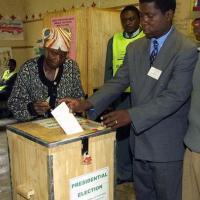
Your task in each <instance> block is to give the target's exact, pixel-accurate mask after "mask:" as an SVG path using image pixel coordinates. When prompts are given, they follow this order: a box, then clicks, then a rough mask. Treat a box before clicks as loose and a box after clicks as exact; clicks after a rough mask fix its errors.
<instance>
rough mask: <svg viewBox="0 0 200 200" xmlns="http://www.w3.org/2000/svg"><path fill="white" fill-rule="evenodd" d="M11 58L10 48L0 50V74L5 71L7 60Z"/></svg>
mask: <svg viewBox="0 0 200 200" xmlns="http://www.w3.org/2000/svg"><path fill="white" fill-rule="evenodd" d="M10 58H12V50H11V48H10V47H1V48H0V74H2V72H3V71H4V70H5V69H7V64H8V60H9V59H10Z"/></svg>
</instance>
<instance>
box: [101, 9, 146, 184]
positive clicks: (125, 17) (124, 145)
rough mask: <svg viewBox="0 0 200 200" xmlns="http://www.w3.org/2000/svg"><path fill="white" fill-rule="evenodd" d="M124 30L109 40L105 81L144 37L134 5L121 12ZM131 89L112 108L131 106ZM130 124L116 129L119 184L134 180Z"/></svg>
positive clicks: (117, 179)
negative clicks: (131, 46)
mask: <svg viewBox="0 0 200 200" xmlns="http://www.w3.org/2000/svg"><path fill="white" fill-rule="evenodd" d="M120 19H121V24H122V27H123V29H124V31H123V32H119V33H115V34H114V36H113V37H112V38H110V40H109V41H108V45H107V54H106V65H105V75H104V81H105V82H106V81H108V80H110V79H112V78H113V76H114V75H115V74H116V72H117V70H118V69H119V67H120V66H121V65H122V63H123V60H124V56H125V53H126V47H127V46H128V44H130V43H131V42H134V41H135V40H137V39H140V38H142V37H144V33H143V31H142V29H141V28H140V12H139V10H138V9H137V8H136V7H135V6H133V5H129V6H126V7H125V8H124V9H123V10H122V11H121V13H120ZM130 92H131V90H130V87H129V88H127V89H126V90H125V91H124V92H123V93H122V94H121V95H120V97H119V98H117V99H116V100H115V101H114V102H113V103H112V106H111V107H112V109H114V110H121V109H128V108H130V107H131V94H130ZM129 135H130V124H128V125H126V126H123V127H120V128H118V129H117V130H116V171H117V174H116V181H117V184H120V183H123V182H127V181H132V180H133V175H132V155H131V150H130V145H129Z"/></svg>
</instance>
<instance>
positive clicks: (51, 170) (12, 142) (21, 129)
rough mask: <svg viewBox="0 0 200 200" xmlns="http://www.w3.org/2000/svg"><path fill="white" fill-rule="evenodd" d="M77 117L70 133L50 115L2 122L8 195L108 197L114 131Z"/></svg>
mask: <svg viewBox="0 0 200 200" xmlns="http://www.w3.org/2000/svg"><path fill="white" fill-rule="evenodd" d="M78 120H79V123H80V124H81V126H82V128H83V129H84V131H83V132H81V133H78V134H73V135H67V134H65V133H64V131H63V130H62V129H61V128H60V127H59V126H58V124H57V123H56V122H55V120H54V119H53V118H50V119H43V120H36V121H31V122H26V123H18V124H14V125H10V126H8V128H7V136H8V144H9V153H10V164H11V179H12V189H13V199H17V200H19V199H20V200H22V199H34V200H89V199H90V200H113V187H114V146H115V144H114V143H115V132H112V131H111V130H110V129H106V128H104V127H102V126H101V125H100V124H99V123H96V122H93V121H90V120H86V119H83V118H78Z"/></svg>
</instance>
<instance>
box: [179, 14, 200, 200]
mask: <svg viewBox="0 0 200 200" xmlns="http://www.w3.org/2000/svg"><path fill="white" fill-rule="evenodd" d="M192 26H193V31H194V34H195V37H196V39H197V40H198V41H200V18H197V19H195V20H194V21H193V22H192ZM199 75H200V59H199V60H198V62H197V65H196V68H195V71H194V75H193V91H192V101H191V107H190V112H189V127H188V131H187V133H186V136H185V138H184V142H185V144H186V146H187V149H186V151H185V156H184V167H183V200H190V199H191V200H199V199H200V120H199V119H200V76H199Z"/></svg>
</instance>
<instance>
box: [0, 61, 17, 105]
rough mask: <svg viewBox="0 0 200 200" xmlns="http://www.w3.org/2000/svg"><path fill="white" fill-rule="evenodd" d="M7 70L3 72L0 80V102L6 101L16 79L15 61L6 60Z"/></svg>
mask: <svg viewBox="0 0 200 200" xmlns="http://www.w3.org/2000/svg"><path fill="white" fill-rule="evenodd" d="M8 67H9V69H7V70H5V71H4V73H3V75H2V77H1V80H0V101H7V100H8V98H9V96H10V93H11V91H12V88H13V85H14V83H15V79H16V77H17V72H16V71H15V70H16V60H15V59H9V60H8Z"/></svg>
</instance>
